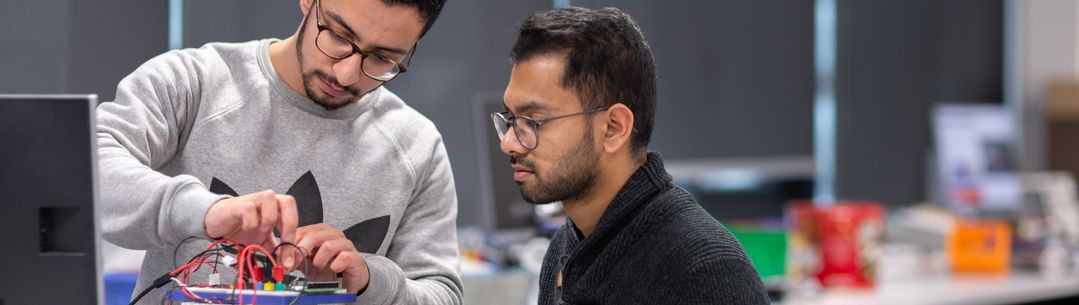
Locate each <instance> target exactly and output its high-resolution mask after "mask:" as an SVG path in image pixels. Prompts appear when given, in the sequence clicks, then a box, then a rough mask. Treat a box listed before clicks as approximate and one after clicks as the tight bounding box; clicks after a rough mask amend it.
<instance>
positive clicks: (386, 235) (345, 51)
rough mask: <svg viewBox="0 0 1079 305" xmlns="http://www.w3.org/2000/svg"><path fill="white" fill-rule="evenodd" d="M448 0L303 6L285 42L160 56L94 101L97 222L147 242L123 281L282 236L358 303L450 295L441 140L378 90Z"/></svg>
mask: <svg viewBox="0 0 1079 305" xmlns="http://www.w3.org/2000/svg"><path fill="white" fill-rule="evenodd" d="M444 3H445V0H350V1H345V0H324V1H320V0H300V1H299V11H300V12H302V14H303V18H302V20H299V22H300V24H299V27H298V29H297V30H296V32H295V33H294V34H293V35H292V36H291V37H288V38H285V39H283V40H277V39H265V40H258V41H251V42H243V43H210V44H207V45H205V46H202V47H201V48H197V49H184V50H178V51H172V52H168V53H165V54H163V55H160V56H157V57H155V58H153V59H151V60H149V61H148V62H146V63H145V64H143V65H142V66H140V67H139V68H138V69H136V70H135V71H134V72H133V73H132V74H131V75H129V76H128V77H126V78H124V79H123V80H122V81H121V82H120V84H119V85H118V88H117V93H116V100H115V101H113V102H109V103H104V104H102V105H100V106H99V107H98V109H97V117H98V121H99V122H98V128H97V134H98V146H99V150H98V153H99V160H100V161H99V162H100V167H99V168H100V176H101V179H102V180H101V181H102V183H101V184H100V185H101V188H102V191H101V194H102V197H103V207H102V211H103V221H102V231H103V232H104V237H105V239H106V240H108V241H111V242H113V243H115V244H117V245H120V246H123V247H127V248H132V249H144V250H147V252H146V256H145V261H144V263H143V268H142V271H141V272H140V274H139V280H138V284H137V287H136V290H135V291H142V290H143V289H144V288H146V287H147V286H149V285H150V284H151V282H152V281H153V279H155V278H157V277H159V276H161V275H162V274H165V273H166V272H168V271H170V270H172V269H173V268H175V265H176V264H177V262H180V261H184V260H186V259H188V258H190V257H192V256H194V255H195V254H197V253H198V252H199V251H201V250H202V249H204V248H205V247H206V246H207V245H208V244H209V241H208V240H209V239H214V238H228V239H231V240H234V241H236V242H239V243H244V244H261V245H263V246H265V247H267V249H270V248H269V247H272V246H275V245H278V244H281V243H286V242H287V243H293V244H295V245H297V246H299V247H301V248H303V249H305V250H306V254H307V255H308V257H307V258H305V257H303V256H301V255H302V254H300V253H301V252H300V251H296V250H293V249H292V248H290V247H285V248H283V249H285V252H286V254H287V255H284V258H283V259H282V260H281V261H282V264H284V265H285V266H286V267H289V268H300V267H304V268H306V266H301V264H302V263H303V262H304V261H306V259H310V261H311V264H310V267H311V271H312V272H311V274H307V275H308V279H310V280H337V279H340V280H341V283H342V284H343V286H344V288H345V289H346V290H347V291H349V292H353V293H357V294H358V296H359V299H358V301H359V303H362V304H460V303H461V302H462V292H461V280H460V277H459V275H458V271H457V270H458V251H457V239H456V217H457V196H456V191H455V190H454V182H453V176H452V173H451V172H450V164H449V159H448V158H447V156H446V148H445V146H444V145H443V143H442V136H441V135H440V134H439V132H438V130H436V128H435V126H434V124H433V123H432V122H431V121H430V120H428V119H427V118H425V117H424V116H423V115H421V114H420V113H419V112H417V111H416V110H414V109H412V108H411V107H409V106H408V105H407V104H405V103H404V102H403V101H402V100H401V99H400V98H398V97H397V96H396V95H394V94H393V93H392V92H390V91H389V90H388V89H386V88H385V87H384V86H383V85H384V84H385V83H386V82H389V81H391V80H393V79H394V78H396V77H398V76H400V75H401V74H402V73H405V72H406V71H407V70H408V68H409V67H410V66H409V65H410V63H411V62H412V58H413V57H415V55H416V50H417V46H418V42H419V40H420V38H421V37H423V36H424V34H425V33H427V31H428V30H429V29H430V28H431V26H432V24H434V22H435V20H436V19H437V18H438V15H439V13H440V12H441V10H442V7H443V5H444ZM191 237H194V239H191ZM174 251H175V252H174ZM289 253H291V254H289ZM202 269H204V270H201V271H200V272H198V273H196V274H194V275H193V276H191V278H192V279H195V278H198V279H206V278H207V276H208V275H209V272H210V271H209V270H205V269H209V268H202ZM231 277H232V275H224V276H222V278H226V279H227V278H231ZM200 282H205V280H202V281H200ZM162 293H163V292H162V291H161V290H160V289H159V290H156V291H154V292H153V293H152V294H150V295H148V296H146V297H145V298H143V299H141V302H140V304H158V303H159V302H161V299H162Z"/></svg>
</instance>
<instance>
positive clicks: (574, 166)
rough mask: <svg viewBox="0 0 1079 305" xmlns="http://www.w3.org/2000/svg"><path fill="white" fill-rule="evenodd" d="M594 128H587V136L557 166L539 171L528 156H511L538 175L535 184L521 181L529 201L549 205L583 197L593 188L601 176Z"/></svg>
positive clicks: (513, 160)
mask: <svg viewBox="0 0 1079 305" xmlns="http://www.w3.org/2000/svg"><path fill="white" fill-rule="evenodd" d="M590 131H591V130H587V129H586V132H585V137H584V139H583V140H582V141H581V142H580V143H578V144H577V146H576V147H574V148H573V149H571V150H570V151H568V152H566V154H565V155H563V157H561V158H557V159H556V160H563V161H562V162H558V163H556V164H555V166H554V168H552V169H549V170H546V171H544V172H539V171H538V169H537V168H536V167H535V164H533V163H532V162H531V161H529V160H528V159H523V158H518V157H511V158H510V162H511V163H513V164H519V165H521V166H524V167H526V168H528V169H530V170H532V175H533V177H535V180H536V181H535V184H534V185H525V184H522V183H521V182H520V181H518V182H517V184H518V185H519V186H521V197H523V198H524V200H525V201H527V202H529V203H532V204H547V203H551V202H556V201H563V200H569V199H577V198H581V197H584V196H585V195H587V194H588V192H590V191H591V189H592V186H593V185H595V184H596V177H597V176H598V175H599V173H597V172H596V168H597V166H598V163H599V156H598V155H596V153H595V148H594V147H593V143H592V133H591V132H590Z"/></svg>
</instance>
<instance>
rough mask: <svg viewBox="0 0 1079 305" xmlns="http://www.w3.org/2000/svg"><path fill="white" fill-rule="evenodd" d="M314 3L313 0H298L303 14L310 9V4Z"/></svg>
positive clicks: (305, 14)
mask: <svg viewBox="0 0 1079 305" xmlns="http://www.w3.org/2000/svg"><path fill="white" fill-rule="evenodd" d="M313 3H315V0H300V12H301V13H303V15H304V16H307V13H308V12H309V11H310V10H311V9H312V7H311V4H313Z"/></svg>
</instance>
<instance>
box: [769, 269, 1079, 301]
mask: <svg viewBox="0 0 1079 305" xmlns="http://www.w3.org/2000/svg"><path fill="white" fill-rule="evenodd" d="M1077 295H1079V277H1075V276H1072V277H1068V278H1062V279H1057V280H1049V279H1046V278H1043V277H1041V276H1040V275H1037V274H1012V275H1010V276H1000V277H997V278H993V277H974V276H947V275H940V276H930V277H925V278H911V279H904V280H901V281H900V280H897V281H893V282H891V283H883V284H881V286H880V287H877V289H876V290H874V291H829V292H826V293H824V294H822V295H820V296H818V297H815V298H810V299H799V300H785V301H784V302H783V303H782V304H783V305H809V304H814V305H847V304H851V305H854V304H858V305H862V304H879V305H892V304H895V305H899V304H902V305H920V304H925V305H930V304H932V305H1005V304H1017V303H1025V302H1036V301H1043V300H1052V299H1058V298H1064V297H1069V296H1077Z"/></svg>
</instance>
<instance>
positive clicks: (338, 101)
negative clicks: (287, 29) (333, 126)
mask: <svg viewBox="0 0 1079 305" xmlns="http://www.w3.org/2000/svg"><path fill="white" fill-rule="evenodd" d="M304 32H305V31H304V30H300V32H299V34H298V35H297V42H296V54H297V56H298V57H299V58H298V61H299V63H300V74H301V77H302V78H303V90H304V93H306V94H307V98H308V99H310V100H311V101H314V102H315V104H318V105H319V106H322V108H325V109H327V110H334V109H337V108H341V107H344V106H347V105H349V104H352V103H354V102H356V101H359V100H360V97H362V96H364V95H365V94H367V93H368V92H371V91H374V90H375V89H377V88H378V86H375V88H371V90H368V91H366V92H361V91H360V89H359V88H356V87H355V86H348V87H345V86H341V85H340V84H339V83H338V82H337V78H336V77H333V76H330V75H329V73H326V72H323V71H320V70H317V69H308V68H307V65H306V64H305V63H306V59H307V53H306V52H304V50H303V46H305V45H307V39H306V38H307V37H306V36H307V35H304ZM312 44H313V43H312ZM316 52H319V51H316ZM315 55H316V56H324V55H323V54H321V53H316V54H315ZM327 58H328V57H327ZM361 73H362V72H361ZM320 79H322V80H325V81H326V82H328V83H330V84H331V85H334V86H337V87H338V88H341V89H343V90H344V91H345V92H348V93H349V94H350V95H348V96H342V97H337V98H335V97H332V96H329V95H328V94H325V93H324V92H322V91H319V90H316V89H315V88H321V86H320V83H321V81H320ZM320 90H321V89H320Z"/></svg>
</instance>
